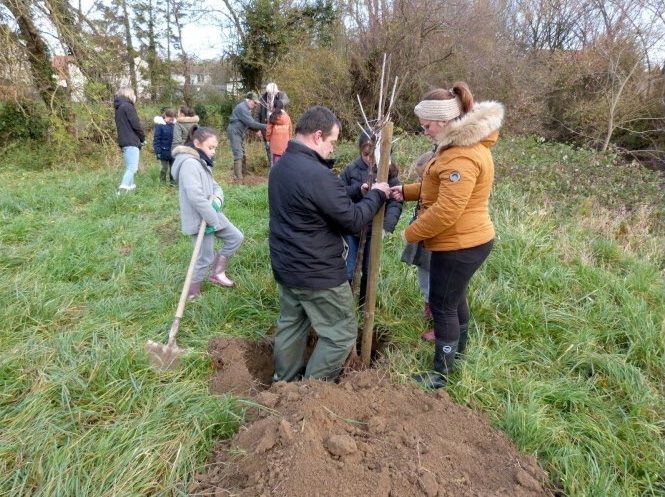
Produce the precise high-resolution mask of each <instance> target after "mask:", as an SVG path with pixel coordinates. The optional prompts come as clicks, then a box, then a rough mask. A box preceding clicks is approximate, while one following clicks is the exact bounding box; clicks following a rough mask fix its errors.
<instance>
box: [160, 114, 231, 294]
mask: <svg viewBox="0 0 665 497" xmlns="http://www.w3.org/2000/svg"><path fill="white" fill-rule="evenodd" d="M217 145H218V138H217V133H216V132H215V130H213V129H211V128H204V127H199V126H198V125H194V126H192V128H191V129H190V131H189V137H188V139H187V141H186V142H185V145H180V146H178V147H176V148H174V149H173V152H172V154H173V157H175V162H174V164H173V168H172V171H173V177H174V179H175V180H176V181H177V183H178V193H179V203H180V218H181V224H182V232H183V233H184V234H186V235H190V236H192V242H193V243H195V242H196V235H197V233H198V231H199V225H200V224H201V221H202V220H205V222H206V223H207V225H208V227H207V228H206V230H205V236H204V238H203V244H202V245H201V252H200V253H199V256H198V259H197V261H196V266H195V268H194V274H193V276H192V283H191V285H190V288H189V294H188V298H190V299H195V298H196V297H198V296H199V295H200V293H201V283H202V282H203V278H204V277H205V275H206V272H207V271H208V268H209V267H211V266H212V270H211V274H210V276H209V277H208V281H209V282H210V283H213V284H215V285H219V286H222V287H227V288H229V287H232V286H233V285H234V283H233V281H231V280H230V279H229V278H228V277H227V276H226V268H227V267H228V263H229V259H230V258H231V257H232V256H233V255H234V254H235V253H236V251H237V250H238V248H239V247H240V245H241V244H242V242H243V239H244V235H243V234H242V233H241V232H240V230H239V229H238V228H236V227H235V226H234V225H233V224H232V223H231V221H229V220H228V218H227V217H226V216H225V215H224V213H223V212H221V210H222V206H223V205H224V192H223V191H222V188H221V187H220V186H219V184H218V183H217V182H216V181H215V179H214V178H213V176H212V168H213V166H214V160H213V159H214V157H215V151H216V150H217ZM215 238H219V239H220V240H222V242H224V245H223V246H222V248H221V250H220V251H219V252H217V253H216V254H215V253H214V248H215Z"/></svg>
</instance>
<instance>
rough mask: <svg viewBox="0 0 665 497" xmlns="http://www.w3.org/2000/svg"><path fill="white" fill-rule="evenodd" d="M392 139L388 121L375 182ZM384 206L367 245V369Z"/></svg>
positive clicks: (363, 355) (382, 175)
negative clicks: (368, 250)
mask: <svg viewBox="0 0 665 497" xmlns="http://www.w3.org/2000/svg"><path fill="white" fill-rule="evenodd" d="M392 139H393V123H392V122H391V121H388V122H387V123H386V124H385V126H384V127H383V129H382V130H381V148H380V154H379V167H378V171H377V175H376V180H377V181H379V182H383V181H388V169H389V168H390V147H391V145H392ZM385 210H386V209H385V206H384V208H383V209H379V212H377V214H376V216H374V220H373V221H372V238H371V240H370V245H369V249H370V252H369V269H368V271H369V274H368V275H367V293H366V295H365V306H364V309H365V313H364V314H365V322H364V325H363V335H362V342H361V344H360V360H361V361H362V363H363V365H364V366H365V367H369V361H370V355H371V352H372V338H373V335H374V309H375V307H376V285H377V282H378V280H379V262H380V258H381V239H382V236H381V235H382V233H383V218H384V216H385Z"/></svg>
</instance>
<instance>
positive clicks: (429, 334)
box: [420, 329, 436, 342]
mask: <svg viewBox="0 0 665 497" xmlns="http://www.w3.org/2000/svg"><path fill="white" fill-rule="evenodd" d="M420 338H422V339H423V340H427V341H428V342H430V341H432V340H434V339H435V338H436V337H435V336H434V330H433V329H431V330H429V331H428V332H427V333H423V334H422V335H420Z"/></svg>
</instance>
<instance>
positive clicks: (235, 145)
mask: <svg viewBox="0 0 665 497" xmlns="http://www.w3.org/2000/svg"><path fill="white" fill-rule="evenodd" d="M246 130H247V128H242V129H241V128H239V127H236V126H234V125H232V124H229V127H228V128H226V135H227V136H228V137H229V144H230V145H231V152H232V153H233V161H234V162H235V161H238V160H242V158H243V157H244V156H245V131H246Z"/></svg>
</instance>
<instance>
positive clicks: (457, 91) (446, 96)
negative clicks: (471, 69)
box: [421, 81, 473, 114]
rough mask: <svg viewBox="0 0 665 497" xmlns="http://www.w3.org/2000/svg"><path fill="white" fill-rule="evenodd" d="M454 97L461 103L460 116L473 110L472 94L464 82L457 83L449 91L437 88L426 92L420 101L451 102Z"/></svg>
mask: <svg viewBox="0 0 665 497" xmlns="http://www.w3.org/2000/svg"><path fill="white" fill-rule="evenodd" d="M455 97H459V99H460V101H461V102H462V114H466V113H467V112H469V111H470V110H471V109H473V93H471V90H470V89H469V85H467V84H466V83H465V82H464V81H458V82H457V83H455V84H454V85H453V87H452V88H451V89H450V90H445V89H443V88H437V89H435V90H431V91H428V92H427V93H426V94H425V95H424V96H423V98H421V100H451V99H453V98H455Z"/></svg>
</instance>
